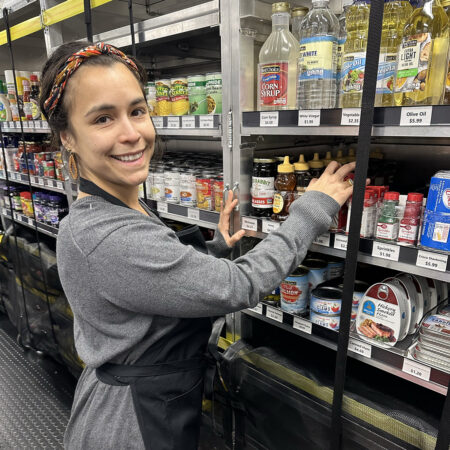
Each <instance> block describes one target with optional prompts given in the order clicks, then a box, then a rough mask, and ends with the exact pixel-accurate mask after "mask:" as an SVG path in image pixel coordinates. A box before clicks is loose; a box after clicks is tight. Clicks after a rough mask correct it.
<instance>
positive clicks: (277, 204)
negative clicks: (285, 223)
mask: <svg viewBox="0 0 450 450" xmlns="http://www.w3.org/2000/svg"><path fill="white" fill-rule="evenodd" d="M283 206H284V197H283V192H276V193H275V195H274V196H273V212H274V213H275V214H279V213H280V212H281V211H283Z"/></svg>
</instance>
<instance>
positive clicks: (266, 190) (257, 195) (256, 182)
mask: <svg viewBox="0 0 450 450" xmlns="http://www.w3.org/2000/svg"><path fill="white" fill-rule="evenodd" d="M274 183H275V178H274V177H252V190H251V194H252V206H253V207H254V208H259V209H270V208H272V207H273V197H274V189H275V186H274ZM280 211H281V210H280Z"/></svg>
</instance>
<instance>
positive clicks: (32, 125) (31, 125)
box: [28, 120, 36, 128]
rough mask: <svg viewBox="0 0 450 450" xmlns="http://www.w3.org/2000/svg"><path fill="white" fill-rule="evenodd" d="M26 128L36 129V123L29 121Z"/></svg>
mask: <svg viewBox="0 0 450 450" xmlns="http://www.w3.org/2000/svg"><path fill="white" fill-rule="evenodd" d="M28 126H29V127H30V128H36V121H35V120H29V121H28Z"/></svg>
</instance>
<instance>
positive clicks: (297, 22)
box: [292, 6, 309, 42]
mask: <svg viewBox="0 0 450 450" xmlns="http://www.w3.org/2000/svg"><path fill="white" fill-rule="evenodd" d="M308 11H309V9H308V8H307V7H306V6H299V7H297V8H294V9H293V10H292V34H293V35H294V37H295V39H297V42H300V34H301V29H302V22H303V19H304V18H305V16H306V14H308Z"/></svg>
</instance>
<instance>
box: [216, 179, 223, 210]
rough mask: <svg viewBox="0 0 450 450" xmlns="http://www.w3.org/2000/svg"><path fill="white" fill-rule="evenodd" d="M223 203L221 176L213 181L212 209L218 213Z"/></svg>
mask: <svg viewBox="0 0 450 450" xmlns="http://www.w3.org/2000/svg"><path fill="white" fill-rule="evenodd" d="M222 202H223V176H222V175H218V176H217V177H216V178H215V180H214V209H215V210H216V211H217V212H219V213H220V211H221V208H222Z"/></svg>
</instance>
